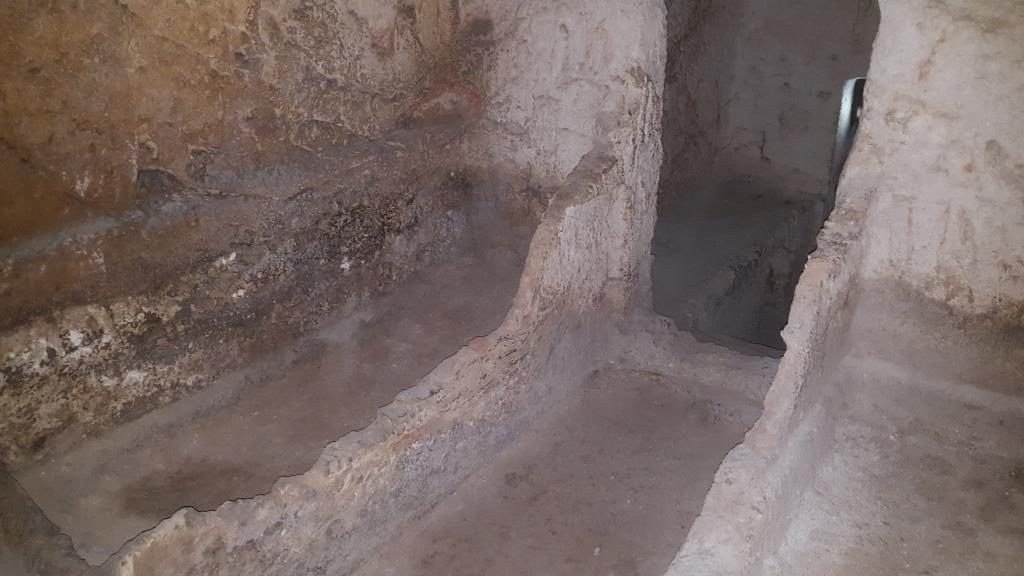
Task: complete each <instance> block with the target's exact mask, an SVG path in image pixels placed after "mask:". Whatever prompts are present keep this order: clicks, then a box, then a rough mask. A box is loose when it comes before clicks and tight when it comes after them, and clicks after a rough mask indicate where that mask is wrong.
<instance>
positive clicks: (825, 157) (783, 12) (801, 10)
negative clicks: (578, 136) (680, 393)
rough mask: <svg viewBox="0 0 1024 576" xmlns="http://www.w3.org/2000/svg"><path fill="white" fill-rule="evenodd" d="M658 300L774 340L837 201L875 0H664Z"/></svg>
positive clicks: (722, 329) (730, 334)
mask: <svg viewBox="0 0 1024 576" xmlns="http://www.w3.org/2000/svg"><path fill="white" fill-rule="evenodd" d="M668 7H669V39H668V49H669V54H668V68H667V81H666V88H665V118H664V134H663V142H664V146H665V164H664V166H663V168H662V182H661V189H660V191H659V200H658V202H659V204H658V223H657V228H656V231H655V239H654V246H653V251H654V255H655V259H654V302H655V308H656V310H657V311H658V312H659V313H661V314H664V315H666V316H669V317H671V318H673V319H674V320H675V321H676V323H677V324H678V325H679V327H680V328H682V329H685V330H690V331H693V332H696V333H703V334H707V335H710V336H711V337H712V338H714V337H718V338H723V337H724V338H726V339H737V340H742V341H745V342H751V343H755V344H759V345H763V346H768V347H772V348H777V349H782V348H784V346H785V344H784V342H783V341H782V338H781V336H780V331H781V330H782V328H783V327H785V325H786V322H787V319H788V316H789V308H790V305H791V303H792V299H793V292H794V290H795V288H796V283H797V280H798V279H799V276H800V273H801V272H802V270H803V267H804V264H805V263H806V260H807V255H808V254H809V253H810V252H811V251H812V250H813V249H814V243H815V237H816V235H817V233H818V231H819V230H820V229H821V226H822V225H823V223H824V221H825V219H826V218H827V216H828V212H829V210H830V209H831V206H832V205H833V201H834V199H833V198H832V197H831V192H830V190H829V180H830V169H831V159H832V151H833V146H834V142H835V137H836V123H837V118H838V115H839V110H840V101H841V98H842V91H843V84H844V82H845V81H846V80H847V79H849V78H852V77H857V76H865V75H866V71H867V68H868V65H869V63H870V57H871V46H872V42H873V41H874V37H875V34H876V32H877V30H878V24H879V18H880V15H879V10H878V6H877V3H876V2H875V0H853V1H836V0H830V1H827V2H820V1H818V2H812V1H809V0H785V1H783V0H773V1H770V2H752V1H750V0H733V1H729V2H724V3H723V2H714V3H712V2H710V1H697V2H681V1H677V0H669V2H668Z"/></svg>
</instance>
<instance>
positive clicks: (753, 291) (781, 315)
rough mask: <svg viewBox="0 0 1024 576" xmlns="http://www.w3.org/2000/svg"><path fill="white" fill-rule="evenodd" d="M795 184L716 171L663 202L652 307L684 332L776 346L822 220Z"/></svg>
mask: <svg viewBox="0 0 1024 576" xmlns="http://www.w3.org/2000/svg"><path fill="white" fill-rule="evenodd" d="M803 179H805V178H804V177H802V176H801V175H800V174H797V173H792V174H786V175H783V176H780V177H778V178H775V179H773V180H771V181H768V180H765V179H760V178H755V177H753V176H748V175H746V174H745V171H744V170H742V169H740V168H738V167H734V166H730V165H728V164H727V163H723V164H721V165H719V166H718V167H716V168H715V169H714V170H713V171H712V173H711V174H709V175H708V178H707V180H706V181H705V182H703V183H701V184H699V185H696V186H694V187H693V189H687V190H680V191H678V192H677V193H675V194H663V200H662V203H661V205H660V206H659V213H658V222H657V226H656V228H655V237H654V249H653V251H654V256H655V258H654V271H653V274H654V307H655V309H656V310H657V311H658V312H659V313H661V314H664V315H666V316H669V317H671V318H673V319H675V320H676V321H677V323H678V325H679V327H680V328H682V329H684V330H692V331H695V332H701V333H706V334H710V335H721V336H728V337H731V338H736V339H739V340H743V341H747V342H754V343H757V344H761V345H764V346H770V347H773V348H777V349H782V348H784V346H785V345H784V343H783V342H782V338H781V337H780V336H779V332H780V330H781V329H782V328H783V327H784V326H785V325H786V321H787V319H788V316H789V306H790V304H791V302H792V298H793V290H794V289H795V287H796V282H797V280H798V278H799V275H800V272H801V271H802V270H803V265H804V262H805V261H806V257H807V254H808V252H809V251H810V250H811V249H812V247H813V242H814V236H815V234H816V233H817V230H818V229H819V227H820V225H821V222H822V221H823V215H822V214H823V209H824V208H823V201H822V200H816V199H815V196H813V195H811V194H810V193H809V192H812V191H808V190H806V189H805V188H806V186H803V185H801V184H800V183H801V181H802V180H803ZM819 197H820V195H819Z"/></svg>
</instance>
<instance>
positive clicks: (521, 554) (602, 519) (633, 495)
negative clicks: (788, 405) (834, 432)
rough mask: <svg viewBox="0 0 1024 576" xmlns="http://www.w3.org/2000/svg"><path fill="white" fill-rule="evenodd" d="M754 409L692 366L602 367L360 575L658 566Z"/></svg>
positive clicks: (611, 570)
mask: <svg viewBox="0 0 1024 576" xmlns="http://www.w3.org/2000/svg"><path fill="white" fill-rule="evenodd" d="M732 354H737V353H732ZM696 369H697V370H698V371H699V370H701V369H703V370H707V371H712V370H714V369H715V368H714V366H713V365H711V364H709V365H707V366H703V367H698V368H696ZM759 410H760V405H759V402H758V401H757V400H754V399H752V398H749V397H745V396H742V395H740V394H738V393H735V392H728V391H725V390H721V389H714V388H709V387H707V386H702V385H701V382H700V379H699V378H696V379H694V380H688V379H681V378H679V377H670V376H665V375H661V374H658V373H655V372H648V371H642V370H626V369H618V368H616V367H615V366H610V367H608V368H606V369H603V370H601V371H599V372H596V373H594V375H592V377H591V378H590V379H589V380H588V381H586V382H585V383H583V384H582V385H581V386H579V388H578V390H576V392H575V393H574V394H572V395H571V396H570V399H569V400H568V401H567V402H566V404H565V405H564V406H560V407H553V408H552V410H551V412H550V413H548V414H547V415H546V416H545V417H544V419H543V420H542V421H541V422H539V423H538V424H537V425H536V426H534V427H533V428H532V429H531V431H530V432H528V433H527V434H526V435H525V436H524V437H523V438H522V439H521V440H520V441H518V442H517V443H516V444H515V445H513V446H512V447H510V448H509V449H507V450H506V451H504V452H503V453H502V454H501V455H499V456H498V457H497V458H496V459H495V460H494V462H493V463H492V464H490V465H489V466H487V467H485V468H484V469H482V470H479V471H478V472H476V473H475V474H474V475H473V476H471V477H470V478H469V479H467V480H466V481H465V482H463V483H462V485H461V486H460V487H459V488H458V490H457V491H456V493H455V494H453V495H452V496H450V497H449V498H447V499H446V500H444V501H443V502H442V503H441V504H439V505H438V506H437V507H436V508H435V509H434V510H432V511H431V512H429V513H428V514H427V515H426V516H425V517H423V518H421V519H419V520H418V521H415V522H412V523H410V524H409V525H407V526H406V527H405V528H404V529H403V531H402V532H401V533H400V534H399V536H398V537H397V538H395V539H394V540H393V541H392V542H389V543H386V544H384V545H382V546H381V547H380V548H379V550H378V556H377V557H376V558H375V559H373V560H371V561H370V562H369V563H367V564H366V565H364V566H363V568H362V570H361V571H360V572H359V573H358V574H360V575H361V576H383V575H399V574H401V575H406V576H413V575H423V576H427V575H442V574H444V575H449V576H469V575H476V574H488V575H493V576H500V575H509V576H512V575H522V574H549V575H557V574H565V575H578V574H616V575H651V576H654V575H660V574H663V573H664V571H665V569H666V568H667V567H668V564H669V562H671V560H672V558H673V556H674V554H675V553H676V551H677V550H678V548H679V546H680V545H681V543H682V542H683V540H684V539H685V537H686V533H687V531H688V529H689V527H690V525H691V523H692V521H693V519H694V518H695V517H696V515H697V513H698V512H699V511H700V507H701V503H702V501H703V499H704V495H705V493H706V491H707V489H708V488H709V487H710V485H711V480H712V478H713V476H714V473H715V470H716V469H717V468H718V465H719V463H720V462H721V460H722V458H723V457H724V456H725V454H726V452H727V451H728V450H729V449H731V448H732V447H733V446H735V445H736V444H738V443H739V442H740V441H741V440H742V438H743V434H744V433H745V432H746V430H747V427H748V426H749V425H750V423H751V418H750V416H749V415H750V414H751V412H753V413H754V414H756V413H757V412H759ZM742 414H746V415H747V416H746V417H745V418H744V417H743V416H742ZM741 419H744V420H746V422H743V421H741Z"/></svg>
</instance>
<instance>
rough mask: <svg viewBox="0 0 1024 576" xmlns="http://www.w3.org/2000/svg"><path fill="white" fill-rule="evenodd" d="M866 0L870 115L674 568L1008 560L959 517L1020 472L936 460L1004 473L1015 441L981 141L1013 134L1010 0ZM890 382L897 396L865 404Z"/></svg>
mask: <svg viewBox="0 0 1024 576" xmlns="http://www.w3.org/2000/svg"><path fill="white" fill-rule="evenodd" d="M881 8H882V24H881V27H880V29H879V37H878V40H877V42H876V47H875V52H874V55H873V60H872V65H871V72H870V75H869V79H868V96H867V110H866V116H865V118H864V121H863V123H862V124H861V133H860V135H859V137H858V142H857V145H856V148H855V150H854V153H853V156H852V157H851V159H850V161H849V163H848V165H847V169H846V172H845V174H844V177H843V180H842V182H841V185H840V190H839V199H838V205H837V210H836V212H835V214H834V215H833V217H832V219H831V220H830V222H829V223H828V224H827V225H826V228H825V230H824V232H823V233H822V234H821V235H820V236H819V249H818V251H817V252H816V253H815V254H813V255H812V256H811V259H810V261H809V263H808V265H807V270H806V271H805V273H804V275H803V277H802V279H801V281H800V285H799V287H798V289H797V297H796V302H795V304H794V307H793V311H792V313H791V316H790V324H789V326H788V327H787V329H786V331H785V332H784V337H785V338H786V341H787V344H788V346H789V350H788V351H787V353H786V355H785V356H784V357H783V360H782V363H781V365H780V369H779V373H778V375H777V376H776V379H775V382H774V383H773V385H772V388H771V390H770V391H769V393H768V395H767V398H766V401H765V411H764V414H763V416H762V418H761V420H760V421H759V422H758V424H757V425H756V426H755V427H754V429H753V430H752V431H751V432H750V433H749V434H748V435H747V439H746V441H745V442H744V444H743V445H741V446H740V447H738V448H737V449H735V450H734V451H733V452H732V453H731V454H730V455H729V456H728V457H727V458H726V460H725V462H724V463H723V466H722V468H721V469H720V470H719V473H718V476H717V478H716V481H715V484H714V486H713V488H712V490H711V492H710V493H709V495H708V498H707V500H706V501H705V505H704V510H703V512H702V515H701V517H700V518H698V520H697V522H696V523H695V524H694V527H693V529H692V531H691V533H690V536H689V538H688V540H687V542H686V544H685V545H684V547H683V548H682V550H681V551H680V554H679V555H678V556H677V558H676V561H675V563H674V564H673V566H672V568H671V569H670V571H669V573H670V574H680V575H681V574H709V575H714V574H722V575H726V574H728V575H736V574H766V573H767V574H821V573H835V574H847V573H849V574H921V573H936V574H946V573H949V574H962V573H972V571H974V573H1012V572H1013V571H1019V569H1018V568H1017V567H1019V565H1020V562H1021V558H1020V556H1019V551H1020V550H1021V546H1020V531H1019V528H1017V527H1015V525H1014V524H1013V523H1012V522H1010V523H1009V524H1008V523H1007V522H1008V520H1006V519H1003V518H1001V517H997V516H992V515H987V516H986V515H982V516H980V517H977V518H976V517H974V516H972V515H973V514H978V513H980V512H981V508H979V506H981V507H982V508H983V507H984V502H983V501H984V500H985V499H987V498H992V497H993V496H994V495H995V494H997V493H1000V492H1001V493H1002V495H1003V496H1001V497H1000V498H1001V499H1002V497H1006V498H1008V499H1009V501H1008V502H1005V503H1002V504H1000V505H1003V504H1005V505H1009V506H1012V505H1015V504H1014V503H1015V502H1016V498H1017V496H1016V494H1015V492H1014V490H1015V488H1014V489H1012V490H1010V491H1009V492H1007V491H1006V487H1008V486H1009V484H1008V483H1007V482H1008V481H1006V480H1005V478H1003V479H1001V480H998V481H995V480H994V479H993V482H994V483H993V484H992V485H991V486H990V487H986V486H985V485H979V484H977V483H972V479H971V478H964V479H963V480H964V481H965V482H966V483H967V484H966V485H964V486H962V487H961V486H958V485H957V484H956V482H957V479H956V475H955V474H946V473H943V472H942V470H947V471H948V470H949V467H948V466H946V465H945V464H949V465H951V466H952V467H953V468H961V469H962V468H968V467H972V466H980V467H981V468H982V469H986V470H991V471H993V473H995V474H1001V473H1003V472H997V471H998V470H1005V468H1006V466H1010V468H1011V473H1012V466H1013V463H1014V462H1016V461H1018V460H1020V459H1021V458H1022V457H1024V454H1021V453H1020V451H1019V446H1015V445H1014V444H1013V443H1012V442H1011V441H1009V440H1008V438H1007V437H1006V436H1005V434H1011V435H1012V431H1011V430H1013V429H1015V426H1017V424H1016V419H1017V418H1018V416H1016V415H1015V414H1016V408H1015V406H1017V404H1018V403H1019V401H1018V398H1019V396H1020V393H1021V390H1020V381H1021V380H1020V378H1021V376H1020V371H1021V366H1022V364H1021V359H1020V358H1019V343H1018V341H1019V332H1020V318H1019V306H1018V305H1017V301H1018V300H1019V288H1020V286H1019V282H1018V279H1019V274H1018V273H1019V271H1020V269H1021V261H1020V259H1019V256H1018V255H1017V253H1016V251H1017V248H1018V247H1019V246H1020V245H1021V244H1020V242H1019V241H1015V240H1014V239H1015V236H1014V235H1015V234H1017V233H1019V231H1020V229H1021V228H1020V226H1019V222H1018V220H1019V217H1020V214H1021V211H1020V210H1019V209H1018V208H1019V207H1020V203H1019V202H1016V201H1015V199H1016V198H1017V197H1018V196H1019V195H1020V193H1021V185H1020V183H1019V181H1017V180H1015V179H1013V178H1012V177H1009V178H1008V177H1007V175H1008V174H1011V173H1012V167H1013V166H1014V161H1013V160H1012V156H1010V155H1009V153H1007V155H1006V156H1005V157H1002V156H1001V157H1002V161H997V162H995V163H988V164H986V163H985V162H983V161H982V159H983V158H985V157H986V156H985V155H984V151H985V150H988V151H989V157H991V156H992V154H991V151H992V150H994V149H995V146H994V145H992V144H990V143H991V142H997V143H998V142H1003V141H1004V139H1005V141H1013V139H1014V138H1017V136H1018V135H1019V133H1020V130H1019V129H1018V128H1019V124H1020V115H1019V109H1020V95H1021V93H1022V92H1021V90H1020V82H1021V77H1020V76H1021V75H1020V71H1019V66H1018V64H1019V62H1020V59H1021V48H1020V46H1019V43H1017V42H1015V41H1014V38H1015V37H1016V36H1019V33H1016V32H1015V31H1019V29H1020V26H1021V24H1022V22H1024V12H1021V9H1020V5H1019V4H1018V3H1014V2H1002V1H998V0H992V1H983V2H926V1H918V0H887V1H885V2H883V3H881ZM968 76H969V77H970V78H971V81H970V82H965V78H966V77H968ZM1011 108H1012V109H1011ZM972 145H973V148H972ZM1007 166H1009V167H1010V168H1009V169H1007ZM1007 170H1009V171H1007ZM961 208H963V210H961ZM958 223H959V224H958ZM878 302H882V303H883V304H882V305H881V306H879V304H878ZM929 310H931V311H934V310H939V311H941V312H940V313H938V314H936V313H935V312H929ZM857 318H859V319H860V320H858V322H857V323H856V324H854V319H857ZM935 318H939V319H940V320H941V321H936V320H935ZM865 325H866V326H868V329H867V330H865V329H863V327H864V326H865ZM851 326H858V327H860V328H858V329H856V330H851ZM865 351H867V352H866V355H867V357H868V358H873V357H879V358H889V359H890V361H889V364H888V365H886V367H885V369H884V370H881V371H880V370H878V369H877V362H876V361H874V360H865ZM858 354H859V355H858ZM940 373H941V376H939V377H937V376H936V375H937V374H940ZM844 391H845V392H846V393H848V394H849V397H848V398H849V400H848V402H843V400H842V399H843V392H844ZM872 395H874V396H877V400H874V399H872V398H871V397H872ZM884 398H888V399H889V404H888V406H889V407H891V408H892V409H894V410H896V413H894V412H892V411H890V410H888V409H883V408H882V406H881V405H880V406H876V407H874V408H867V409H866V410H865V407H867V406H870V405H871V404H872V402H882V404H883V405H884V404H885V402H884V400H883V399H884ZM1007 411H1009V412H1010V413H1012V414H1013V415H1012V416H1011V415H1010V414H1009V413H1008V414H1007V417H1006V418H1005V419H1004V418H1002V417H997V416H996V414H993V412H999V413H1006V412H1007ZM938 422H942V423H943V424H942V425H941V426H939V425H938V424H937V423H938ZM999 422H1003V423H1004V424H1005V427H1004V426H1003V424H998V423H999ZM865 425H868V426H869V427H871V429H872V431H871V432H867V431H865V430H864V429H863V426H865ZM878 428H883V429H889V430H890V435H888V436H884V437H882V436H879V435H878V433H877V429H878ZM932 439H939V440H938V442H937V443H935V442H931V440H932ZM947 443H948V444H949V445H948V446H946V447H943V445H944V444H947ZM893 455H899V457H898V458H895V459H894V458H893ZM968 461H969V462H971V463H970V464H967V462H968ZM944 463H945V464H944ZM958 463H959V464H958ZM929 466H930V467H932V469H934V470H935V473H930V472H929V471H928V469H927V468H928V467H929ZM853 477H855V478H857V479H858V480H860V482H851V481H850V480H851V478H853ZM816 479H817V480H816ZM955 486H956V487H955ZM997 486H998V487H997ZM953 492H956V493H957V494H961V495H962V497H954V496H953ZM894 496H898V497H897V498H894ZM979 499H980V500H982V502H979ZM925 503H927V504H925ZM966 516H971V518H972V519H971V521H970V522H968V523H960V524H956V523H954V524H950V523H949V520H950V518H954V517H966ZM893 527H902V528H903V530H906V531H907V532H908V534H906V535H903V534H900V533H898V532H894V531H893V530H892V528H893ZM965 530H966V531H967V532H965ZM968 534H969V535H968ZM894 538H896V539H899V540H898V541H897V542H894V541H893V539H894ZM940 545H941V547H942V548H941V549H940V548H938V547H939V546H940ZM946 546H948V547H949V548H946ZM1011 550H1012V552H1011ZM938 558H946V559H947V560H946V561H943V562H939V563H938V564H936V562H935V560H937V559H938Z"/></svg>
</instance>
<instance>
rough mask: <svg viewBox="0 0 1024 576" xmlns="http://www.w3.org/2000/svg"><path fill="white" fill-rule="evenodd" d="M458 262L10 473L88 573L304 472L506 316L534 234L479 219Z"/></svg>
mask: <svg viewBox="0 0 1024 576" xmlns="http://www.w3.org/2000/svg"><path fill="white" fill-rule="evenodd" d="M471 220H472V222H471V223H470V226H469V231H468V232H467V234H466V236H465V237H464V238H462V239H461V240H460V241H459V243H458V244H457V246H456V247H455V249H454V251H453V254H452V256H451V257H450V258H449V259H448V260H447V261H445V262H444V263H442V264H441V265H439V266H435V267H433V268H430V269H428V270H426V271H424V272H422V273H420V274H418V275H416V276H414V277H413V278H411V279H410V280H409V281H407V282H405V283H403V284H402V285H401V286H400V287H399V288H398V289H396V290H395V291H393V292H392V293H389V294H387V295H386V296H384V297H383V298H381V299H378V300H375V301H372V302H370V303H367V304H364V305H361V306H358V307H357V308H356V309H355V310H352V311H350V312H349V313H347V314H342V315H341V316H340V317H339V318H338V319H336V320H334V321H330V322H327V323H326V325H325V327H324V328H323V329H322V330H320V331H319V333H317V334H316V335H314V336H312V337H308V338H306V339H304V340H303V341H300V342H298V343H296V344H295V345H294V346H292V347H290V348H289V349H286V350H282V351H280V352H279V353H278V354H276V355H274V356H273V357H272V358H268V359H267V361H266V362H265V363H263V364H261V365H258V366H253V367H252V369H251V370H249V371H247V372H244V373H240V374H236V375H233V376H232V377H230V378H226V379H224V380H223V381H221V382H219V383H218V384H217V385H214V386H212V387H211V388H210V389H208V390H206V391H204V392H203V393H201V394H198V395H196V396H193V397H191V398H188V399H186V400H183V401H180V402H178V403H176V404H172V405H169V406H167V407H165V408H163V409H161V410H158V411H156V412H154V413H151V414H149V415H147V416H146V417H144V418H142V419H140V420H138V421H135V422H133V423H131V424H129V425H126V426H123V427H121V428H119V429H117V430H115V431H113V432H112V433H110V434H107V435H105V436H102V437H100V438H97V439H94V440H90V441H87V442H85V443H83V444H81V445H80V446H75V447H74V448H73V449H71V450H70V451H66V452H64V453H61V454H59V455H57V456H54V457H52V458H50V459H48V460H46V461H44V462H42V463H40V464H38V465H35V466H33V467H31V468H25V469H20V470H15V471H13V473H14V475H15V476H16V477H17V479H18V481H19V482H20V483H21V485H22V486H24V487H25V489H26V490H27V492H28V493H29V494H30V495H31V496H32V498H33V499H34V500H35V502H36V503H37V504H38V505H39V506H40V508H42V510H43V511H44V512H45V513H46V515H47V517H48V518H49V519H50V520H51V521H52V522H54V523H55V524H56V525H57V526H58V527H59V528H60V529H61V530H62V531H63V532H65V533H66V534H68V535H69V536H71V537H72V539H73V540H74V543H75V547H76V550H77V551H78V552H79V553H80V554H81V555H82V556H83V557H85V558H86V559H87V560H89V561H90V563H94V564H96V563H99V562H101V561H103V560H105V559H106V558H107V557H108V556H109V555H110V554H111V553H113V552H115V551H116V550H117V549H118V548H119V547H120V546H121V545H122V544H123V543H124V542H125V541H127V540H128V539H130V538H132V537H133V536H135V535H136V534H138V533H139V532H141V531H143V530H146V529H149V528H151V527H153V526H154V525H156V523H157V522H159V521H160V520H162V519H163V518H166V517H168V516H169V515H171V514H173V513H174V512H175V511H176V510H178V509H179V508H181V507H184V506H192V507H195V508H197V509H201V510H206V509H213V508H215V507H217V506H218V505H220V504H221V503H223V502H225V501H226V500H230V499H237V498H243V497H252V496H255V495H257V494H261V493H265V492H266V491H268V490H269V489H270V487H271V486H272V484H273V483H274V482H275V481H276V480H277V479H278V478H280V477H282V476H288V475H294V474H300V473H302V472H305V471H306V470H307V469H308V468H309V466H310V465H311V464H312V463H313V462H314V461H315V460H316V458H317V457H318V456H319V454H320V452H321V451H322V450H323V448H324V446H325V445H326V444H328V443H329V442H332V441H334V440H337V439H338V438H340V437H342V436H344V435H345V434H346V433H348V432H351V431H353V430H357V429H360V428H362V427H364V426H366V425H367V424H368V423H369V422H371V421H372V419H373V418H374V417H375V416H376V411H377V409H378V408H380V407H381V406H384V405H386V404H388V403H390V402H391V401H392V400H393V399H394V396H395V394H397V393H398V392H399V391H401V390H403V389H405V388H407V387H409V386H412V385H413V384H415V383H416V382H417V381H418V380H419V379H420V378H422V377H423V376H424V375H426V374H427V373H428V372H430V370H432V369H433V368H434V367H435V366H436V365H437V364H438V363H439V362H441V361H442V360H444V359H445V358H446V357H448V356H449V355H451V354H452V353H454V352H455V351H457V350H458V349H459V348H460V347H462V346H463V345H464V344H465V343H467V342H468V341H470V340H472V339H473V338H475V337H477V336H481V335H484V334H487V333H489V332H490V331H492V330H493V329H494V328H495V327H497V325H498V324H499V323H500V322H501V320H502V319H503V318H504V315H505V313H506V311H507V309H508V306H509V304H510V302H511V300H512V297H513V295H514V294H515V291H516V289H517V287H518V282H519V276H520V273H521V271H522V265H523V261H524V258H525V254H526V250H527V247H528V244H529V239H530V236H531V234H532V232H533V228H532V227H531V226H527V225H524V224H513V223H510V222H509V221H508V220H507V219H505V218H503V217H501V216H500V215H499V214H498V211H496V210H494V209H493V207H487V206H483V207H480V208H479V209H477V210H476V211H475V216H474V217H473V218H471Z"/></svg>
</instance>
